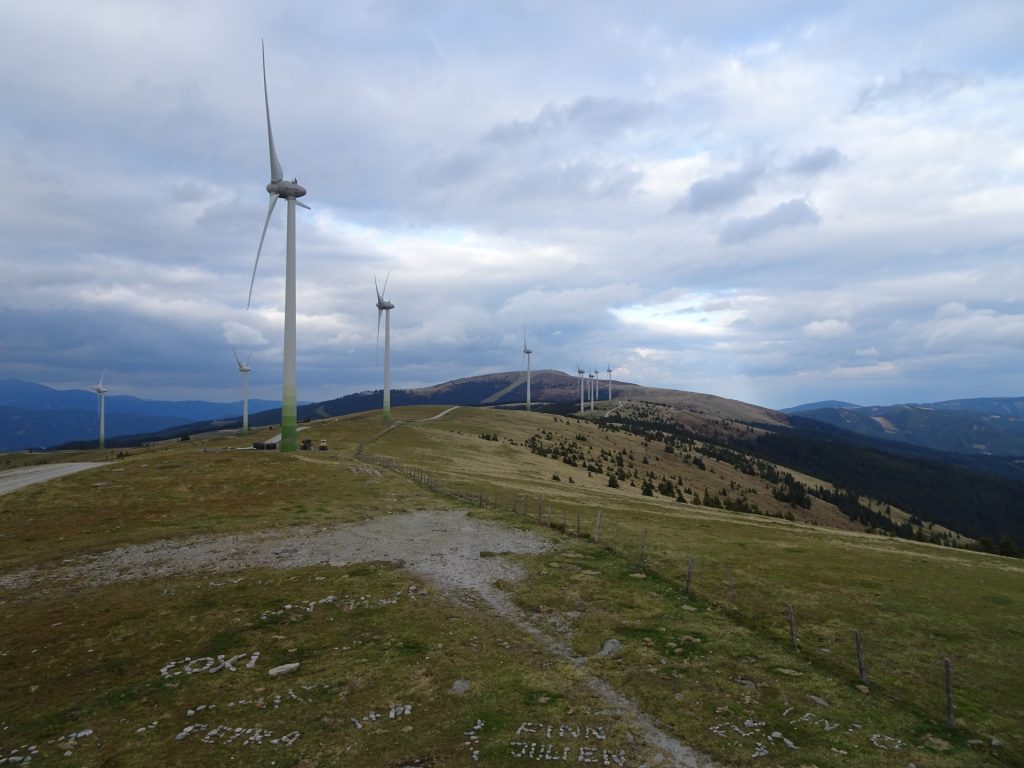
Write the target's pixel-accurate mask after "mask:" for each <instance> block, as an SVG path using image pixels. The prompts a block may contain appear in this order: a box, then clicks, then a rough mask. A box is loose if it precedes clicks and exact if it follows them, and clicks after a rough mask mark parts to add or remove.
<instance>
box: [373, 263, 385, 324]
mask: <svg viewBox="0 0 1024 768" xmlns="http://www.w3.org/2000/svg"><path fill="white" fill-rule="evenodd" d="M373 290H375V291H376V292H377V303H378V304H383V303H384V299H383V298H381V295H380V288H378V287H377V276H376V275H374V276H373ZM377 333H378V335H379V334H380V308H379V307H378V308H377Z"/></svg>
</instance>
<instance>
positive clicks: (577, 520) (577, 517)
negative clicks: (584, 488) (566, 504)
mask: <svg viewBox="0 0 1024 768" xmlns="http://www.w3.org/2000/svg"><path fill="white" fill-rule="evenodd" d="M579 537H580V510H579V507H577V508H576V538H577V539H578V538H579Z"/></svg>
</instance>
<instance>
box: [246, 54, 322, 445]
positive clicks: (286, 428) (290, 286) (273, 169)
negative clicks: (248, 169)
mask: <svg viewBox="0 0 1024 768" xmlns="http://www.w3.org/2000/svg"><path fill="white" fill-rule="evenodd" d="M260 51H261V52H262V53H263V101H264V104H265V105H266V108H267V143H268V144H269V145H270V183H269V184H267V192H269V193H270V207H269V208H267V218H266V220H265V221H264V222H263V233H262V234H261V235H260V246H259V248H257V249H256V263H255V264H254V265H253V268H252V281H251V282H250V283H249V302H248V303H247V304H246V309H248V308H249V306H250V305H251V304H252V289H253V285H255V283H256V268H257V267H258V266H259V265H260V253H261V252H262V251H263V240H264V239H265V238H266V236H267V226H268V225H269V224H270V216H271V214H272V213H273V212H274V205H275V204H276V203H277V199H278V198H279V197H282V198H284V199H285V200H287V201H288V232H287V236H286V241H285V242H286V244H287V245H286V248H285V289H284V375H283V377H282V382H281V443H280V445H279V446H278V447H279V449H280V450H282V451H294V450H295V449H296V448H297V447H298V446H297V445H296V437H295V433H296V399H295V398H296V394H295V390H296V385H295V206H296V205H301V206H302V207H303V208H306V209H307V210H308V209H309V206H308V205H306V204H305V203H302V202H299V200H298V198H300V197H302V196H303V195H305V194H306V190H305V188H304V187H302V186H301V185H300V184H299V183H298V182H297V181H296V180H295V179H292V180H291V181H285V179H284V172H283V171H282V170H281V163H280V161H279V160H278V159H277V151H276V150H275V149H274V132H273V131H272V130H271V128H270V97H269V96H268V95H267V55H266V52H265V51H264V50H263V41H262V40H261V41H260Z"/></svg>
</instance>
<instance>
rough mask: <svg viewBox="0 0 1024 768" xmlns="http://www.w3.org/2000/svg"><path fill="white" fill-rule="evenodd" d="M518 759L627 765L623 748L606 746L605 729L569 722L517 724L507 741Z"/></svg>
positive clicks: (513, 754)
mask: <svg viewBox="0 0 1024 768" xmlns="http://www.w3.org/2000/svg"><path fill="white" fill-rule="evenodd" d="M509 749H510V750H511V753H510V754H511V755H512V757H513V758H515V759H517V760H560V761H563V762H566V763H580V764H584V765H610V766H627V765H629V761H628V758H627V757H626V752H625V750H623V749H620V748H618V747H615V746H613V745H609V744H607V743H606V736H605V731H604V728H603V727H601V726H593V725H575V724H569V723H558V724H555V723H532V722H524V723H520V725H519V728H517V729H516V732H515V734H514V735H513V737H512V740H511V741H510V742H509Z"/></svg>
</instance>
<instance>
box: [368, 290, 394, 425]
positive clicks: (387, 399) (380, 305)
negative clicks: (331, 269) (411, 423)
mask: <svg viewBox="0 0 1024 768" xmlns="http://www.w3.org/2000/svg"><path fill="white" fill-rule="evenodd" d="M390 277H391V273H390V272H388V276H387V277H385V278H384V290H383V291H382V290H381V289H380V288H377V278H376V277H375V278H373V287H374V289H375V290H376V291H377V346H378V347H380V316H381V315H382V314H383V315H384V405H383V413H384V421H385V422H388V421H391V310H392V309H394V308H395V305H394V304H392V303H391V302H390V301H388V300H387V299H385V298H384V294H385V293H386V292H387V290H388V279H389V278H390Z"/></svg>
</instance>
